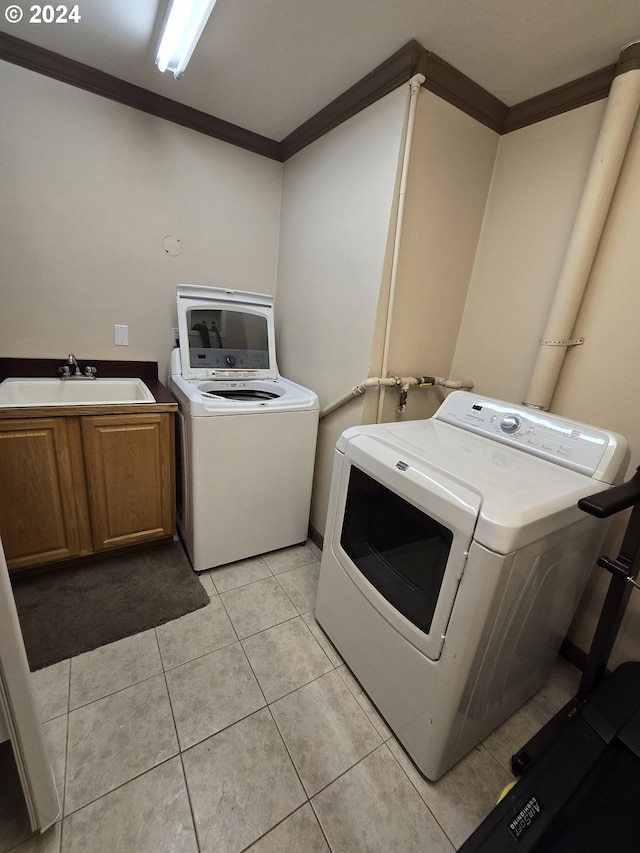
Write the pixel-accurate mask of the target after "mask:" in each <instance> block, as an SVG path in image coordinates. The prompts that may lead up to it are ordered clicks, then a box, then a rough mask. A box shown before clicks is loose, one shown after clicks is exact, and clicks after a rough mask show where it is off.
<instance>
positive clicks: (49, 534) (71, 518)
mask: <svg viewBox="0 0 640 853" xmlns="http://www.w3.org/2000/svg"><path fill="white" fill-rule="evenodd" d="M75 452H77V453H79V452H80V448H76V449H75ZM71 454H72V447H71V443H70V440H69V430H68V425H67V421H66V419H65V418H28V419H24V420H5V421H0V534H1V535H2V544H3V546H4V550H5V554H6V557H7V565H8V566H9V569H11V570H16V569H24V568H28V567H29V566H33V565H38V564H40V563H47V562H52V561H55V560H64V559H67V558H68V557H73V556H76V555H77V554H79V553H80V551H81V548H80V541H79V533H78V521H77V510H76V506H75V500H74V485H73V483H74V481H73V469H72V462H73V460H72V459H71Z"/></svg>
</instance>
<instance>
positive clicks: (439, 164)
mask: <svg viewBox="0 0 640 853" xmlns="http://www.w3.org/2000/svg"><path fill="white" fill-rule="evenodd" d="M498 140H499V136H498V134H497V133H495V132H493V131H491V130H489V129H487V128H486V127H484V126H483V125H481V124H480V123H479V122H477V121H475V120H474V119H472V118H470V117H469V116H468V115H466V114H465V113H463V112H462V111H461V110H459V109H457V108H456V107H454V106H452V105H451V104H449V103H447V102H446V101H443V100H442V99H441V98H438V97H437V96H436V95H434V94H433V93H431V92H428V91H427V90H426V89H422V90H421V92H420V98H419V100H418V109H417V112H416V122H415V128H414V136H413V146H412V153H411V160H410V170H409V182H408V188H407V194H406V202H405V214H404V223H403V228H402V235H401V241H400V260H399V265H398V277H397V287H396V295H395V299H394V305H393V314H392V317H393V323H392V328H391V336H390V344H389V360H388V373H389V374H391V375H395V376H422V375H424V374H427V375H435V376H450V372H451V363H452V359H453V353H454V349H455V344H456V339H457V336H458V329H459V327H460V321H461V318H462V312H463V309H464V305H465V300H466V297H467V289H468V287H469V280H470V278H471V272H472V269H473V263H474V259H475V254H476V249H477V246H478V240H479V237H480V229H481V226H482V221H483V215H484V209H485V205H486V199H487V193H488V191H489V186H490V183H491V176H492V173H493V165H494V161H495V156H496V151H497V147H498ZM471 375H472V374H471V373H469V376H471ZM458 378H466V377H458ZM441 399H442V395H441V393H440V392H439V391H438V390H437V389H433V390H418V389H414V390H411V391H410V392H409V398H408V405H407V410H406V412H405V413H404V414H403V415H400V414H398V413H397V411H396V409H397V406H398V402H399V396H398V393H397V392H396V391H395V390H393V391H386V393H385V405H384V410H383V418H382V419H383V420H385V421H389V420H395V419H404V418H412V419H414V418H422V417H430V416H431V415H432V414H433V412H434V411H435V409H436V408H437V406H438V404H439V403H440V401H441Z"/></svg>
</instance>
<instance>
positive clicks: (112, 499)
mask: <svg viewBox="0 0 640 853" xmlns="http://www.w3.org/2000/svg"><path fill="white" fill-rule="evenodd" d="M174 529H175V477H174V441H173V415H172V414H170V413H162V412H148V413H146V412H145V413H143V414H137V413H136V414H108V415H87V416H80V417H77V416H75V417H65V416H60V417H50V418H48V417H34V418H24V419H7V420H2V421H0V535H1V536H2V543H3V546H4V550H5V554H6V557H7V563H8V566H9V569H10V570H12V571H18V570H20V569H25V568H29V567H31V566H37V565H44V564H47V563H52V562H56V561H60V560H66V559H69V558H72V557H76V556H82V555H87V554H91V553H97V552H100V551H105V550H109V549H113V548H121V547H124V546H127V545H134V544H138V543H141V542H146V541H151V540H154V539H161V538H164V537H167V536H171V535H173V533H174Z"/></svg>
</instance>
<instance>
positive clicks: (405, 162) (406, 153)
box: [376, 74, 426, 423]
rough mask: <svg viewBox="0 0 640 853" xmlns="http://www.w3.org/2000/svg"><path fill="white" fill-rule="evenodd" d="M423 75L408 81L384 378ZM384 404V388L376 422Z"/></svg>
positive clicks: (379, 399)
mask: <svg viewBox="0 0 640 853" xmlns="http://www.w3.org/2000/svg"><path fill="white" fill-rule="evenodd" d="M425 79H426V78H425V76H424V74H415V75H414V76H413V77H412V78H411V80H409V105H408V109H407V129H406V133H405V138H404V149H403V153H402V168H401V172H400V190H399V194H398V215H397V218H396V228H395V235H394V241H393V255H392V259H391V278H390V281H389V301H388V304H387V321H386V324H385V329H384V343H383V349H382V364H381V366H380V375H381V376H386V375H387V370H388V366H389V342H390V339H391V325H392V322H393V305H394V302H395V293H396V281H397V278H398V261H399V258H400V243H401V241H402V223H403V220H404V201H405V196H406V194H407V181H408V177H409V161H410V159H411V143H412V141H413V126H414V124H415V116H416V109H417V107H418V94H419V92H420V86H422V84H423V83H424V81H425ZM383 404H384V386H382V387H381V388H380V394H379V396H378V412H377V415H376V422H377V423H380V421H381V420H382V407H383Z"/></svg>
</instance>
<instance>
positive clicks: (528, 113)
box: [0, 33, 640, 162]
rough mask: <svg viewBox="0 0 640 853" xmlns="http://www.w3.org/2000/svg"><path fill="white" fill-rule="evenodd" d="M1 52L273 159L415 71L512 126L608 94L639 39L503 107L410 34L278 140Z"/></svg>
mask: <svg viewBox="0 0 640 853" xmlns="http://www.w3.org/2000/svg"><path fill="white" fill-rule="evenodd" d="M0 59H3V60H5V61H6V62H11V63H13V64H15V65H20V66H22V67H23V68H28V69H29V70H31V71H35V72H36V73H38V74H44V75H46V76H47V77H52V78H53V79H55V80H60V81H61V82H63V83H68V84H69V85H71V86H77V87H78V88H80V89H84V90H85V91H88V92H92V93H93V94H96V95H100V96H101V97H105V98H109V99H111V100H113V101H117V102H118V103H121V104H125V105H126V106H129V107H133V108H134V109H138V110H142V111H143V112H146V113H150V114H151V115H155V116H158V117H159V118H163V119H166V120H167V121H171V122H174V123H175V124H179V125H182V126H183V127H188V128H190V129H191V130H195V131H197V132H198V133H204V134H206V135H207V136H211V137H213V138H215V139H220V140H222V141H224V142H228V143H230V144H231V145H237V146H239V147H240V148H244V149H246V150H248V151H252V152H254V153H256V154H260V155H262V156H264V157H269V158H270V159H272V160H277V161H279V162H284V161H286V160H288V159H289V158H290V157H293V156H294V154H296V153H297V152H298V151H301V150H302V149H303V148H305V147H306V146H307V145H309V144H311V143H312V142H314V141H315V140H316V139H319V138H320V137H321V136H323V135H324V134H325V133H328V132H329V131H330V130H332V129H333V128H335V127H337V126H338V125H339V124H341V123H342V122H344V121H346V120H347V119H349V118H351V117H352V116H354V115H356V114H357V113H358V112H360V111H361V110H363V109H365V108H366V107H368V106H370V105H371V104H373V103H374V102H375V101H377V100H379V99H380V98H382V97H384V95H386V94H388V93H389V92H391V91H393V90H394V89H396V88H397V87H398V86H401V85H402V84H404V83H406V82H408V81H409V80H410V79H411V78H412V77H413V76H414V75H415V74H418V73H420V74H423V75H424V77H425V82H424V83H423V84H422V85H423V86H424V88H426V89H428V90H429V91H430V92H433V93H434V94H435V95H438V97H440V98H443V100H445V101H448V102H449V103H451V104H453V105H454V106H456V107H458V108H459V109H460V110H462V111H463V112H465V113H467V114H468V115H470V116H471V117H472V118H474V119H476V120H477V121H479V122H480V123H482V124H484V125H485V126H486V127H489V128H490V129H491V130H494V131H495V132H496V133H499V134H505V133H511V132H512V131H514V130H518V129H520V128H523V127H526V126H528V125H531V124H535V123H536V122H539V121H543V120H544V119H547V118H550V117H551V116H555V115H558V114H560V113H563V112H568V111H569V110H573V109H575V108H577V107H581V106H584V105H585V104H589V103H592V102H593V101H597V100H600V99H602V98H606V97H607V95H608V93H609V89H610V88H611V83H612V82H613V80H614V78H615V76H616V75H617V74H622V73H625V72H626V71H630V70H632V69H636V68H640V42H634V43H632V44H630V45H628V46H627V47H626V48H624V49H623V50H622V51H621V53H620V58H619V61H618V63H617V64H616V65H610V66H607V67H606V68H601V69H600V70H598V71H594V72H593V73H591V74H587V75H585V76H584V77H581V78H580V79H578V80H574V81H572V82H571V83H567V84H566V85H564V86H559V87H558V88H556V89H553V90H552V91H550V92H545V93H543V94H542V95H538V96H536V97H535V98H530V99H529V100H527V101H523V102H521V103H519V104H516V105H515V106H512V107H507V106H506V105H505V104H504V103H502V102H501V101H500V100H498V98H496V97H494V96H493V95H491V94H490V93H489V92H487V91H486V90H485V89H483V88H482V87H481V86H479V85H478V84H477V83H474V81H473V80H471V79H470V78H469V77H466V76H465V75H464V74H462V73H461V72H460V71H458V70H457V69H456V68H454V67H453V66H452V65H450V64H449V63H448V62H445V60H444V59H441V58H440V57H439V56H437V55H436V54H434V53H432V52H431V51H428V50H426V49H425V48H424V47H423V46H422V45H421V44H420V43H419V42H417V41H415V40H412V41H410V42H408V43H407V44H406V45H404V46H403V47H402V48H400V50H398V51H396V53H394V54H393V55H392V56H390V57H389V58H388V59H387V60H385V61H384V62H382V63H381V64H380V65H378V66H377V67H376V68H374V70H373V71H371V72H370V73H369V74H367V75H366V76H365V77H363V78H362V79H361V80H360V81H358V82H357V83H356V84H355V85H353V86H351V88H349V89H347V91H346V92H344V93H343V94H342V95H340V96H339V97H338V98H336V99H335V100H333V101H332V102H331V103H330V104H328V105H327V106H326V107H324V108H323V109H321V110H320V111H319V112H318V113H316V114H315V115H314V116H312V117H311V118H310V119H308V120H307V121H305V122H304V123H303V124H301V125H300V126H299V127H298V128H296V130H294V131H293V132H292V133H290V134H289V135H288V136H287V137H286V138H285V139H284V140H282V141H281V142H278V141H276V140H273V139H268V138H267V137H265V136H261V135H260V134H257V133H253V132H252V131H249V130H245V129H244V128H241V127H238V126H236V125H234V124H231V123H230V122H227V121H224V120H223V119H219V118H216V117H215V116H212V115H209V114H208V113H205V112H202V111H201V110H197V109H194V108H193V107H188V106H186V105H184V104H180V103H178V102H177V101H173V100H171V99H170V98H166V97H164V96H162V95H157V94H155V93H154V92H150V91H149V90H147V89H143V88H141V87H140V86H135V85H133V84H132V83H128V82H126V81H125V80H121V79H120V78H118V77H114V76H112V75H111V74H106V73H105V72H103V71H98V70H97V69H95V68H92V67H91V66H89V65H85V64H83V63H81V62H76V61H75V60H73V59H68V58H67V57H64V56H61V55H60V54H57V53H54V52H53V51H50V50H46V49H45V48H42V47H38V46H36V45H33V44H30V43H29V42H26V41H24V40H22V39H19V38H16V37H15V36H11V35H9V34H7V33H0Z"/></svg>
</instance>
